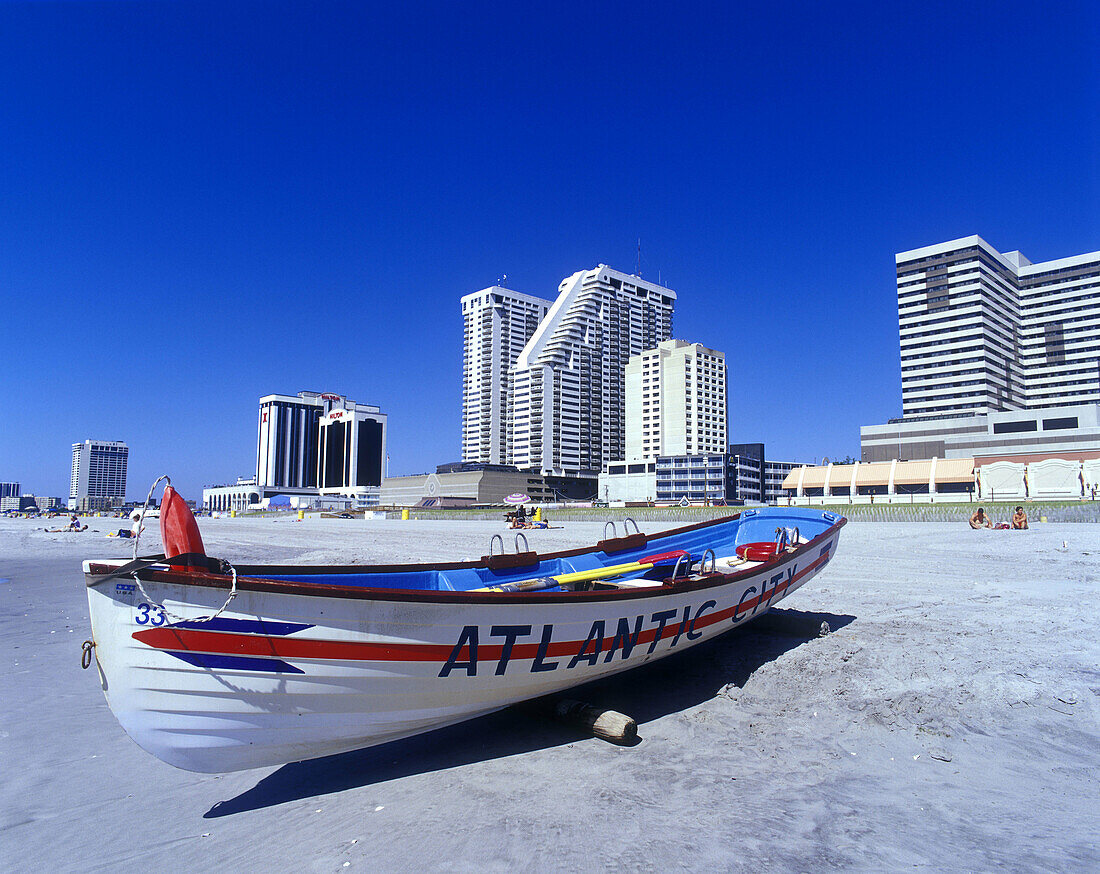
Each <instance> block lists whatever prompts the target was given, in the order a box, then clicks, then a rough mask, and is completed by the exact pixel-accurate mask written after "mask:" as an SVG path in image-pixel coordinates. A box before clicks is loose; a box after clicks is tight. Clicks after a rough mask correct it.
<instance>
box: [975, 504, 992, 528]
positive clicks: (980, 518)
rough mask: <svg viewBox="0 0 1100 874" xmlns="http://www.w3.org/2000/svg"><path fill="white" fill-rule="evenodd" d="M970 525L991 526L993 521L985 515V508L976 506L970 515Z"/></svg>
mask: <svg viewBox="0 0 1100 874" xmlns="http://www.w3.org/2000/svg"><path fill="white" fill-rule="evenodd" d="M970 527H971V528H975V529H977V528H992V527H993V523H992V522H990V521H989V517H988V516H987V515H985V510H983V509H982V508H981V507H978V509H977V510H975V511H974V515H973V516H971V517H970Z"/></svg>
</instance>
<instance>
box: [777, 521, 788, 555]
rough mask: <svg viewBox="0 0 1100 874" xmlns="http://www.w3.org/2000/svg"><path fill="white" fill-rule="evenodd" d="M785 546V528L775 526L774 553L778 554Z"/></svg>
mask: <svg viewBox="0 0 1100 874" xmlns="http://www.w3.org/2000/svg"><path fill="white" fill-rule="evenodd" d="M786 548H787V529H786V528H776V529H775V554H776V555H779V553H781V552H782V551H783V550H784V549H786Z"/></svg>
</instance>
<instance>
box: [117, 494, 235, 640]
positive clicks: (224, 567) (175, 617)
mask: <svg viewBox="0 0 1100 874" xmlns="http://www.w3.org/2000/svg"><path fill="white" fill-rule="evenodd" d="M161 480H168V485H172V478H171V477H170V476H168V474H163V475H162V476H158V477H157V478H156V480H154V481H153V484H152V485H151V486H149V494H147V495H146V496H145V503H144V504H143V505H142V508H141V517H140V518H139V519H138V530H137V533H136V534H135V535H134V559H133V560H134V561H135V562H136V561H137V560H138V557H137V553H138V538H140V537H141V532H142V530H143V529H144V528H145V525H144V524H143V523H144V521H145V511H146V510H148V509H149V501H150V500H152V497H153V492H154V491H156V488H157V486H158V485H159V484H160V482H161ZM145 566H146V567H148V565H145ZM221 571H222V573H227V572H228V573H232V574H233V582H232V583H231V584H230V586H229V597H228V598H226V599H225V603H224V604H222V605H221V606H220V607H219V608H218V609H217V610H216V611H215V612H213V613H211V614H210V615H209V616H199V617H197V618H189V617H187V616H180V615H179V614H178V613H173V612H172V611H171V610H169V609H168V608H167V607H165V606H164V605H163V604H161V603H160V602H159V601H155V600H154V599H153V598H152V597H151V596H150V595H149V593H148V592H146V591H145V586H143V585H142V583H141V577H139V576H138V569H135V570H134V571H133V573H132V574H131V576H132V577H133V578H134V582H135V583H137V587H138V591H140V592H141V595H142V597H143V598H145V600H146V601H148V602H149V603H150V604H151V605H152V606H153V607H156V608H157V609H158V610H160V611H161V612H162V613H163V614H164V615H165V616H167V617H168V618H169V619H171V620H172V621H173V622H209V621H210V620H211V619H217V618H218V617H219V616H221V615H222V613H223V612H225V609H226V608H227V607H228V606H229V605H230V604H231V603H232V601H233V599H234V598H236V597H237V569H236V568H235V567H233V565H231V564H230V563H229V562H227V561H226V560H225V559H224V558H223V559H221Z"/></svg>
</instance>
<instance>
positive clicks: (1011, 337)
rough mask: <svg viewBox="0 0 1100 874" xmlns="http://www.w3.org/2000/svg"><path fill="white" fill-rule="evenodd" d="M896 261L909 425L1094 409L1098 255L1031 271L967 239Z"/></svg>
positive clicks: (1013, 255)
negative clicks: (1032, 411) (1058, 409)
mask: <svg viewBox="0 0 1100 874" xmlns="http://www.w3.org/2000/svg"><path fill="white" fill-rule="evenodd" d="M895 260H896V262H897V289H898V326H899V331H900V335H901V386H902V414H903V416H904V418H905V419H942V418H944V417H950V416H975V415H985V414H986V413H993V412H999V411H1010V410H1025V409H1038V408H1046V407H1057V406H1067V405H1073V404H1084V403H1095V402H1097V401H1100V252H1092V253H1089V254H1085V255H1075V256H1072V257H1069V258H1061V259H1059V260H1057V261H1047V262H1044V263H1041V264H1032V263H1031V262H1030V261H1028V259H1027V258H1025V257H1024V256H1023V255H1022V254H1021V253H1020V252H1009V253H1007V254H1001V253H999V252H998V251H997V250H996V249H994V248H993V247H992V246H990V245H989V244H988V243H987V242H986V241H985V240H983V239H982V238H981V237H978V236H971V237H964V238H962V239H958V240H951V241H949V242H946V243H938V244H936V245H934V246H926V247H924V248H922V249H913V250H911V251H909V252H900V253H898V254H897V256H896V257H895Z"/></svg>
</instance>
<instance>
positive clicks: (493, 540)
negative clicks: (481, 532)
mask: <svg viewBox="0 0 1100 874" xmlns="http://www.w3.org/2000/svg"><path fill="white" fill-rule="evenodd" d="M498 540H499V541H500V554H501V555H503V554H504V538H503V537H501V536H500V535H499V534H494V535H493V537H492V539H491V540H490V541H489V556H490V557H492V556H494V555H496V551H495V550H494V549H493V544H495V543H496V542H497V541H498Z"/></svg>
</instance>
